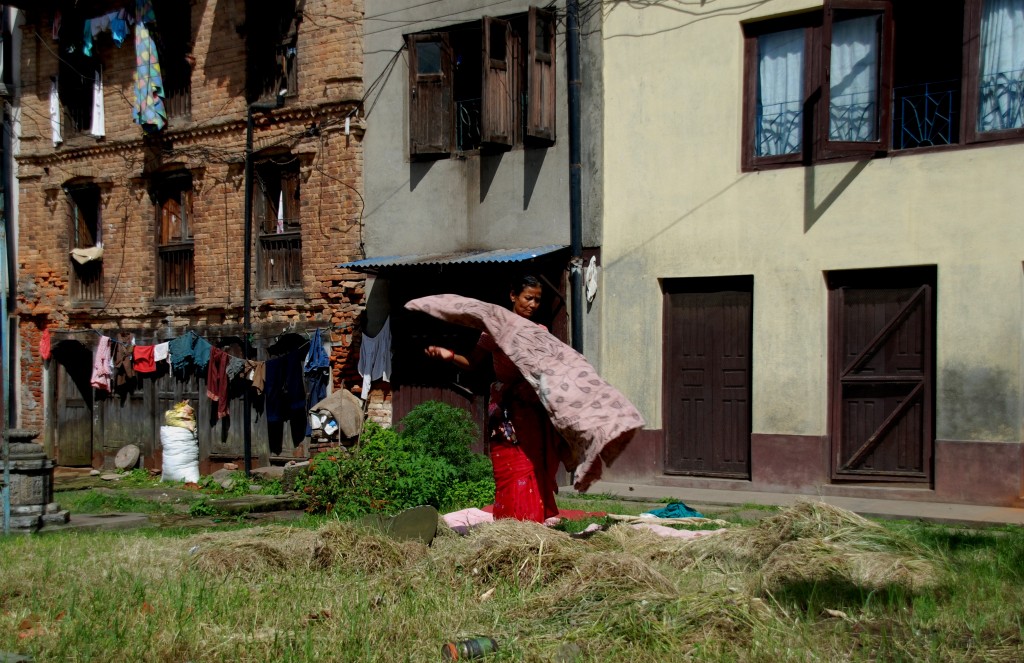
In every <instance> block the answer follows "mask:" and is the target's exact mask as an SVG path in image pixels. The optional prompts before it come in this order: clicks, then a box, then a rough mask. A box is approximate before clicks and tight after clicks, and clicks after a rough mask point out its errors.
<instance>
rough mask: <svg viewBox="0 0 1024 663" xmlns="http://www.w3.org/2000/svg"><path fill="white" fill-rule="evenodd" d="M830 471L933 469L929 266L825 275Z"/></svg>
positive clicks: (875, 476) (915, 473) (879, 477)
mask: <svg viewBox="0 0 1024 663" xmlns="http://www.w3.org/2000/svg"><path fill="white" fill-rule="evenodd" d="M829 286H830V289H831V292H830V298H831V300H830V310H831V321H830V337H831V338H830V346H831V359H832V361H831V364H830V374H831V383H832V385H831V394H830V403H831V408H832V410H831V415H832V416H831V420H832V421H831V433H832V458H833V462H832V478H833V479H836V480H857V481H900V482H929V481H931V476H932V468H931V466H932V448H933V430H934V422H933V393H934V380H933V375H934V350H933V348H934V343H933V329H934V301H933V300H934V290H935V269H934V268H931V267H923V268H908V269H902V270H891V269H884V270H863V271H851V272H840V273H832V274H830V275H829Z"/></svg>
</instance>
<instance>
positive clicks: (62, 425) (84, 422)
mask: <svg viewBox="0 0 1024 663" xmlns="http://www.w3.org/2000/svg"><path fill="white" fill-rule="evenodd" d="M53 357H54V359H55V360H56V361H55V363H56V366H57V398H56V410H57V416H56V430H55V431H54V433H55V435H54V440H55V442H56V444H55V448H56V450H57V462H58V463H59V464H61V465H91V464H92V416H93V394H92V386H91V385H90V384H89V376H90V373H91V367H92V352H90V351H89V349H88V348H86V347H85V346H83V345H82V344H81V343H78V342H77V341H63V342H61V343H59V344H58V345H57V347H55V348H54V351H53Z"/></svg>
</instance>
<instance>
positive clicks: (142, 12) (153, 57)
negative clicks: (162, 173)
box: [132, 0, 206, 366]
mask: <svg viewBox="0 0 1024 663" xmlns="http://www.w3.org/2000/svg"><path fill="white" fill-rule="evenodd" d="M154 22H156V14H154V13H153V3H152V0H137V2H136V5H135V74H134V76H133V88H134V95H135V105H134V108H132V119H133V120H134V121H135V123H136V124H139V125H141V126H142V128H143V129H145V130H147V131H159V130H160V129H163V128H164V126H165V125H166V124H167V111H166V110H165V109H164V100H163V97H164V80H163V75H162V74H161V73H160V60H159V59H158V58H157V52H156V44H155V43H154V41H153V37H152V36H151V35H150V33H149V27H148V24H150V23H154ZM203 365H204V366H205V365H206V364H203Z"/></svg>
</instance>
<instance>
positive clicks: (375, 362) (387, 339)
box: [357, 318, 391, 401]
mask: <svg viewBox="0 0 1024 663" xmlns="http://www.w3.org/2000/svg"><path fill="white" fill-rule="evenodd" d="M357 370H358V371H359V374H360V375H362V376H363V390H362V393H360V394H359V395H360V397H361V398H362V399H363V400H364V401H365V400H366V399H367V398H369V397H370V383H371V382H372V381H373V380H380V379H383V380H385V381H389V380H388V375H389V374H390V373H391V318H388V319H387V320H385V321H384V324H383V325H382V326H381V328H380V331H379V332H377V335H376V336H367V335H366V334H365V333H364V334H363V342H362V346H361V347H360V349H359V364H358V368H357Z"/></svg>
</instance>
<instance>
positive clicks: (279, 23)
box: [246, 0, 305, 102]
mask: <svg viewBox="0 0 1024 663" xmlns="http://www.w3.org/2000/svg"><path fill="white" fill-rule="evenodd" d="M304 4H305V2H304V0H288V2H287V3H286V4H284V6H281V7H277V3H275V5H274V9H275V10H276V11H275V12H272V13H271V14H270V15H269V16H267V15H266V12H267V7H269V6H270V5H269V4H259V5H257V4H256V3H255V2H254V0H246V15H247V16H251V15H255V14H257V13H258V12H262V15H260V16H259V17H258V18H254V20H253V27H251V28H249V29H248V31H247V36H246V75H247V77H248V84H247V86H246V90H247V96H248V100H249V101H250V102H256V101H271V100H273V99H275V98H278V97H281V98H284V99H293V98H296V97H298V94H299V32H300V27H301V24H302V18H303V13H302V12H303V5H304ZM282 91H283V92H282Z"/></svg>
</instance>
